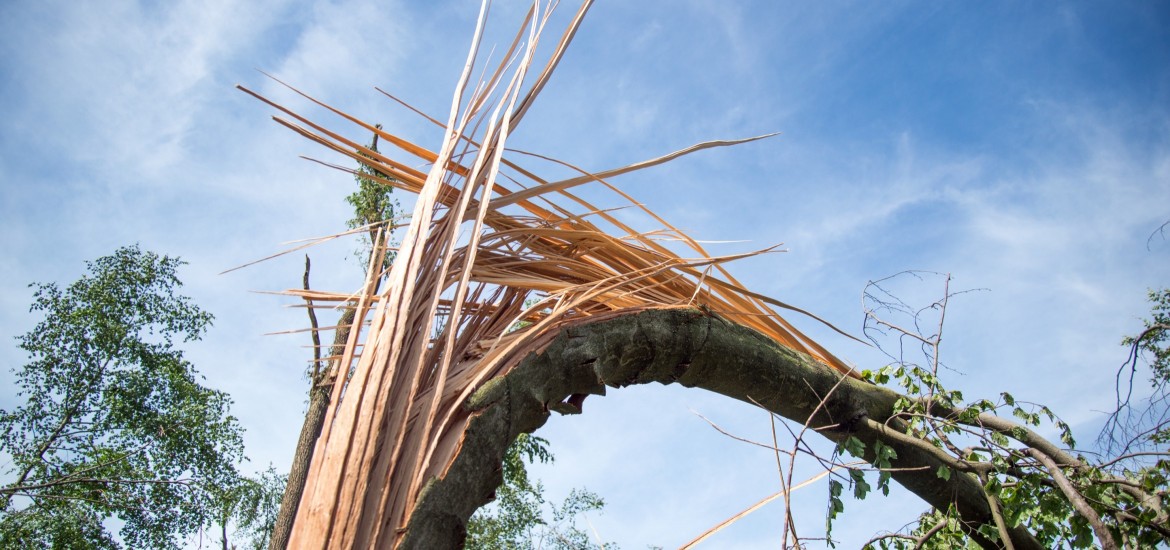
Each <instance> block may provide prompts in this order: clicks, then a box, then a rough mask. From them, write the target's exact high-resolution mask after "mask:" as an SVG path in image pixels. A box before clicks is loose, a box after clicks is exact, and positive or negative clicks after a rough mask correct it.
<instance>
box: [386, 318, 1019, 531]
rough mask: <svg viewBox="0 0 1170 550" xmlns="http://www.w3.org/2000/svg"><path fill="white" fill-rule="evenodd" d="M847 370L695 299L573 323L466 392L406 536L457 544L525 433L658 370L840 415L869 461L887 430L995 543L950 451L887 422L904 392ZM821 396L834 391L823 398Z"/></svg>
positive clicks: (910, 475)
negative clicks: (689, 304) (464, 412)
mask: <svg viewBox="0 0 1170 550" xmlns="http://www.w3.org/2000/svg"><path fill="white" fill-rule="evenodd" d="M841 378H842V375H841V374H840V373H839V372H837V371H834V370H832V369H830V368H828V367H826V366H824V365H822V364H820V363H817V362H816V361H815V360H813V359H812V358H811V357H808V356H806V355H803V354H800V353H797V352H794V351H792V350H790V349H788V348H784V347H782V346H780V345H779V344H777V343H776V342H774V341H772V340H770V339H768V338H766V337H764V336H762V335H761V334H759V333H757V332H755V331H753V330H751V329H748V328H745V327H743V326H740V325H736V324H734V323H731V322H729V321H726V320H724V319H722V318H719V317H714V316H709V315H706V314H704V313H703V312H700V311H696V310H683V309H664V310H650V311H642V312H639V313H632V314H628V315H623V316H621V317H616V318H612V319H608V320H604V321H594V322H583V323H580V324H576V325H570V326H567V327H564V328H562V329H561V331H560V333H559V334H557V335H556V337H555V338H553V339H552V340H551V342H550V343H549V344H548V345H547V346H546V347H545V349H544V350H543V351H541V352H540V353H534V354H530V355H529V356H527V357H525V358H524V359H523V360H522V361H520V363H519V364H518V365H517V366H516V367H515V368H513V369H512V370H511V371H510V372H509V373H508V374H507V375H505V376H502V377H499V378H496V379H493V380H491V381H489V382H488V383H486V384H484V386H483V387H482V388H480V390H479V391H478V392H476V393H475V394H474V395H472V397H471V398H470V399H469V400H468V403H467V404H466V405H465V406H466V407H467V408H468V409H469V410H470V411H471V412H472V416H471V420H470V421H469V423H468V424H467V429H466V431H465V432H464V434H463V438H462V441H460V450H459V452H458V453H457V454H456V456H455V458H454V459H453V460H452V462H451V463H450V464H449V465H448V466H447V468H446V470H445V471H444V473H443V476H442V477H441V478H438V479H432V480H431V481H430V482H429V483H428V484H427V486H426V487H425V488H424V489H423V491H422V493H421V494H420V496H419V499H418V501H417V502H416V505H415V508H414V512H413V514H412V515H411V517H410V520H409V522H408V524H407V526H406V534H405V536H404V538H403V541H402V546H401V547H402V548H456V547H459V545H460V544H461V543H462V542H463V539H464V537H465V535H466V525H467V521H468V518H470V517H471V515H472V514H473V513H474V512H475V510H476V509H478V508H479V507H480V506H482V505H484V504H486V503H487V502H489V501H490V500H491V498H492V496H493V492H494V491H495V489H496V487H498V486H499V484H500V482H501V480H502V476H501V467H500V464H501V462H502V460H503V457H504V452H505V451H506V450H507V448H508V445H510V444H511V442H512V441H513V440H514V439H515V438H516V436H518V435H519V434H520V433H525V432H532V431H534V430H536V429H537V428H539V427H541V426H542V425H544V423H545V422H546V421H547V420H548V418H549V415H550V411H558V412H561V413H568V414H572V413H579V412H580V403H581V401H582V400H583V399H584V397H585V396H586V395H590V394H594V395H604V394H605V392H606V388H607V387H623V386H628V385H633V384H646V383H650V382H658V383H662V384H671V383H678V384H681V385H683V386H686V387H697V388H703V389H706V390H709V391H713V392H716V393H719V394H722V395H726V396H728V397H732V398H734V399H738V400H741V401H744V402H746V403H755V404H758V405H759V406H761V407H763V408H765V409H767V410H769V411H771V412H774V413H776V414H779V415H782V416H784V417H786V418H789V419H794V420H796V421H798V422H805V421H806V420H807V421H808V422H809V425H810V426H832V427H831V428H823V429H820V430H818V433H820V434H821V435H823V436H825V437H827V438H828V439H830V440H832V441H842V440H844V439H846V438H848V437H850V436H853V437H857V438H858V439H860V440H862V441H863V442H864V443H865V444H866V448H867V456H866V457H865V458H866V460H869V461H870V462H872V461H873V460H874V459H875V457H874V456H868V455H870V454H872V449H873V448H874V444H875V443H876V442H878V441H880V442H882V443H883V444H885V445H887V446H889V447H892V448H893V449H894V450H895V451H896V452H897V458H896V459H894V460H893V461H891V464H890V466H891V467H892V468H894V469H896V471H893V472H892V473H891V475H892V476H893V478H894V479H895V480H896V481H898V482H899V483H900V484H902V485H903V486H904V487H906V488H907V489H909V490H910V491H911V492H913V493H915V494H917V495H918V496H919V497H921V498H922V499H923V500H925V501H927V502H928V503H929V504H930V505H931V506H933V507H935V508H936V509H939V510H942V511H946V510H948V509H949V508H950V507H951V506H954V508H955V510H957V511H958V515H959V519H960V522H961V524H962V525H963V528H964V529H965V530H966V531H967V532H968V533H969V534H970V535H971V536H972V538H973V540H976V541H977V542H979V543H980V544H981V545H983V546H985V547H990V548H996V547H998V545H997V544H996V543H994V542H992V541H988V540H986V539H985V538H983V537H981V536H979V535H978V533H977V532H976V530H977V529H978V528H979V527H980V526H981V525H991V526H993V527H994V526H995V520H994V517H993V514H992V510H991V509H990V507H989V506H988V504H987V500H986V492H985V491H984V490H983V487H982V485H981V484H980V483H979V482H978V480H977V479H976V478H975V476H973V475H969V474H963V473H957V474H956V475H952V476H950V479H946V480H944V479H940V478H938V477H937V476H936V474H935V472H936V471H938V468H939V466H949V465H950V463H949V462H947V461H945V460H944V459H943V458H942V457H941V456H939V454H938V450H937V449H935V448H934V447H933V446H932V445H930V444H929V443H927V442H925V441H921V440H915V439H912V438H905V437H894V436H892V432H893V431H894V430H893V428H890V427H888V426H883V425H882V423H883V422H885V421H886V420H887V419H889V418H890V416H891V415H892V413H893V411H894V403H895V401H897V400H898V399H899V398H900V397H901V396H900V395H899V394H897V393H895V392H893V391H890V390H888V389H886V388H883V387H880V386H875V385H872V384H869V383H866V382H862V381H859V380H856V379H853V378H846V379H845V380H843V381H842V380H841ZM834 386H836V389H835V390H834V389H833V388H834ZM819 396H828V397H827V399H826V400H825V401H824V402H823V403H822V400H821V398H820V397H819ZM814 412H815V413H814ZM810 417H811V419H810ZM866 420H870V421H874V422H866ZM875 424H876V426H875ZM1010 538H1011V541H1012V543H1013V544H1014V546H1015V547H1016V548H1018V549H1021V550H1024V549H1029V550H1031V549H1037V550H1038V549H1040V548H1041V546H1040V544H1039V543H1038V542H1037V541H1036V539H1035V538H1034V537H1033V536H1032V535H1031V534H1030V533H1028V532H1027V530H1025V529H1023V528H1022V527H1015V528H1012V529H1010Z"/></svg>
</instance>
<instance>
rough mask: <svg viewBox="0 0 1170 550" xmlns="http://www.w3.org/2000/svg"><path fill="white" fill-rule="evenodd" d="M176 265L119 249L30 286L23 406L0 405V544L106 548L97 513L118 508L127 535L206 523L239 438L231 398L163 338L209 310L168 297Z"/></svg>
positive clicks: (162, 537) (150, 542)
mask: <svg viewBox="0 0 1170 550" xmlns="http://www.w3.org/2000/svg"><path fill="white" fill-rule="evenodd" d="M182 264H183V262H181V261H179V260H178V259H177V258H171V257H167V256H159V255H158V254H155V253H153V252H146V251H142V250H139V248H138V247H137V246H130V247H124V248H120V249H118V250H117V251H116V252H114V254H112V255H110V256H106V257H103V258H99V259H97V260H95V261H93V262H89V263H87V266H88V274H87V275H85V276H83V277H82V278H81V279H79V280H78V281H76V282H74V283H73V284H71V285H69V286H68V287H66V288H64V289H62V288H60V287H58V286H57V285H56V284H54V283H48V284H33V285H31V286H32V287H33V288H34V289H36V290H35V292H34V293H33V298H34V301H33V304H32V307H31V311H33V312H35V313H39V314H40V315H42V319H41V320H40V322H39V323H37V325H36V327H34V328H33V330H31V331H30V332H28V333H27V334H25V335H24V336H21V337H19V338H18V341H19V342H20V347H21V348H22V349H24V350H25V351H26V352H28V354H29V358H30V361H29V363H28V364H26V365H24V366H23V367H19V368H16V369H13V371H14V373H15V377H16V386H17V387H18V388H19V392H18V395H19V396H20V397H22V398H23V399H24V404H23V405H21V406H19V407H17V408H16V409H14V410H12V411H5V410H0V446H2V447H3V449H4V454H5V455H7V456H5V459H6V461H7V465H6V471H5V475H6V477H7V479H8V481H6V482H4V483H3V485H0V547H4V548H18V547H20V548H117V547H118V543H117V542H116V541H115V539H114V537H113V536H112V535H111V534H110V533H109V532H108V531H107V529H106V526H105V525H104V524H103V522H104V521H105V520H107V519H110V518H118V519H120V520H122V521H123V522H124V523H123V527H122V529H121V531H120V536H121V539H122V540H123V541H125V543H126V544H127V545H129V546H131V547H134V548H177V547H178V543H177V542H176V541H177V540H181V539H182V537H183V536H185V535H187V534H190V533H193V532H195V531H197V530H198V529H199V528H200V527H201V526H202V525H204V524H206V523H209V522H211V521H214V519H215V509H216V507H217V506H218V503H217V502H216V500H215V499H216V493H215V491H213V490H212V489H213V488H215V487H227V486H234V485H235V483H236V480H237V474H236V470H235V467H234V464H236V463H237V462H238V461H239V460H240V459H241V456H242V451H243V444H242V441H241V438H240V427H239V426H238V424H237V423H236V419H235V418H233V417H232V416H230V415H229V412H228V408H229V405H230V403H231V400H230V399H229V398H228V396H227V395H226V394H224V393H223V392H220V391H216V390H212V389H209V388H206V387H204V386H202V385H200V383H199V378H200V377H199V375H198V374H197V373H196V371H195V368H194V367H193V366H192V365H191V363H189V362H187V361H186V360H185V359H184V358H183V353H182V351H180V350H179V349H177V347H176V341H182V342H190V341H192V340H197V339H199V338H200V337H201V336H202V335H203V333H204V332H205V331H206V329H207V327H208V325H209V324H210V323H211V319H212V317H211V315H210V314H208V313H207V312H204V311H202V310H200V309H199V308H198V307H197V306H195V305H194V304H192V303H191V301H190V300H189V299H188V298H187V297H184V296H180V295H178V294H176V292H177V290H178V289H179V287H180V286H182V283H181V282H180V281H179V279H178V277H177V276H176V270H177V269H178V267H179V266H180V265H182Z"/></svg>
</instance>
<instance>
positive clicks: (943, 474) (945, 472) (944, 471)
mask: <svg viewBox="0 0 1170 550" xmlns="http://www.w3.org/2000/svg"><path fill="white" fill-rule="evenodd" d="M934 475H936V476H938V477H939V478H941V479H944V480H946V481H950V480H951V469H950V468H948V467H947V466H939V467H938V470H937V471H936V472H935V473H934Z"/></svg>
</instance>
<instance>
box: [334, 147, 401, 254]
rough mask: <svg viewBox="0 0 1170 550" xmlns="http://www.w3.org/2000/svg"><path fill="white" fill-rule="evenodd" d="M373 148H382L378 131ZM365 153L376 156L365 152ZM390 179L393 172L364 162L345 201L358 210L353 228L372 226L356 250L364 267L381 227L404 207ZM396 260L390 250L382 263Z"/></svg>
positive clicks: (355, 211)
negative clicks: (388, 183)
mask: <svg viewBox="0 0 1170 550" xmlns="http://www.w3.org/2000/svg"><path fill="white" fill-rule="evenodd" d="M375 127H376V128H378V129H379V130H380V129H382V125H381V124H378V125H376V126H375ZM369 149H370V150H371V151H373V152H375V153H377V152H378V136H377V134H375V135H374V138H373V141H371V142H370V145H369ZM362 156H364V157H366V158H373V157H370V156H369V155H366V154H364V153H363V154H362ZM379 180H381V181H379ZM390 180H391V178H390V176H388V175H386V174H384V173H382V172H381V171H378V170H377V169H374V168H371V167H370V165H368V164H365V163H362V164H360V165H359V166H358V169H357V171H356V173H355V174H354V181H355V182H356V183H357V185H358V189H357V191H354V192H353V193H350V195H349V196H348V197H346V198H345V201H346V202H348V203H349V205H350V206H352V207H353V213H354V215H353V218H350V219H349V221H347V222H346V225H347V226H348V227H349V228H350V229H359V228H363V227H365V228H368V229H369V230H368V232H367V233H366V234H364V235H362V243H363V244H362V247H361V248H360V249H359V250H358V251H357V252H356V253H355V255H356V256H357V258H358V261H360V262H361V265H362V266H363V267H367V264H368V262H369V256H370V251H371V250H373V247H374V239H375V238H376V236H377V234H378V229H379V228H380V227H386V226H387V225H388V224H391V223H393V221H394V216H395V213H396V212H398V211H400V210H401V209H402V207H401V206H399V204H398V201H397V200H395V199H394V196H393V192H394V188H393V187H391V186H389V185H387V184H386V183H383V182H385V181H390ZM387 229H388V228H387ZM393 260H394V255H393V254H387V255H386V260H385V262H384V265H383V266H382V267H383V269H386V268H388V267H389V266H390V263H391V262H393Z"/></svg>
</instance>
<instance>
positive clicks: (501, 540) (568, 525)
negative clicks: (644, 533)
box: [467, 434, 615, 550]
mask: <svg viewBox="0 0 1170 550" xmlns="http://www.w3.org/2000/svg"><path fill="white" fill-rule="evenodd" d="M536 461H540V462H542V463H546V464H547V463H550V462H552V461H553V455H552V453H551V452H549V450H548V441H547V440H546V439H544V438H540V437H537V436H534V435H531V434H521V435H520V437H517V438H516V441H513V442H512V445H511V446H509V447H508V451H507V453H505V455H504V463H503V476H504V482H503V483H502V484H501V485H500V487H499V488H498V489H496V500H495V503H494V506H487V507H484V508H480V509H479V510H478V511H477V512H476V513H475V515H474V516H471V521H470V522H468V524H467V548H468V550H481V549H482V550H491V549H494V548H516V549H534V548H553V549H565V550H585V549H593V548H598V549H605V548H615V546H613V545H608V544H601V545H597V544H595V543H593V542H591V541H590V540H589V536H588V534H586V533H585V531H583V530H581V529H580V528H578V527H577V525H576V521H575V520H576V517H577V516H578V515H580V514H583V513H585V512H594V511H600V510H601V509H602V508H604V507H605V502H604V501H602V500H601V498H600V497H598V496H597V495H595V494H593V493H591V492H589V491H585V490H582V489H573V490H572V491H571V492H570V493H569V496H568V497H567V498H566V499H565V501H564V502H563V503H561V505H560V506H556V505H554V504H552V503H549V502H548V501H546V500H545V497H544V487H543V485H542V484H541V483H540V480H533V479H531V478H529V477H528V470H527V468H525V466H524V463H525V462H528V463H529V464H534V463H536ZM545 505H550V506H551V508H552V509H551V519H550V518H549V517H548V516H546V510H545Z"/></svg>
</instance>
